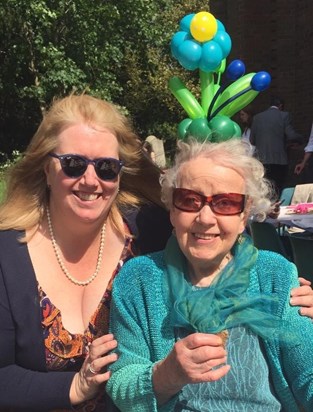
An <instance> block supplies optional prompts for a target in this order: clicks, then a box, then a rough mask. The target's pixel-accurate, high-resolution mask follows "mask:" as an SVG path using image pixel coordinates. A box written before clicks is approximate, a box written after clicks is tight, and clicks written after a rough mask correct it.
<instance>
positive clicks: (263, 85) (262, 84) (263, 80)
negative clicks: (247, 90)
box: [251, 72, 272, 92]
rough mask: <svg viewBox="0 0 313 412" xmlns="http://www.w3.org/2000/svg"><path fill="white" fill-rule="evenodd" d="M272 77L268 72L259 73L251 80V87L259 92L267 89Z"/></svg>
mask: <svg viewBox="0 0 313 412" xmlns="http://www.w3.org/2000/svg"><path fill="white" fill-rule="evenodd" d="M271 80H272V79H271V76H270V74H269V73H267V72H258V73H256V74H255V75H254V76H253V77H252V79H251V87H252V89H253V90H255V91H257V92H262V91H263V90H265V89H267V88H268V86H269V85H270V83H271Z"/></svg>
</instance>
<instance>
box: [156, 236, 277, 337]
mask: <svg viewBox="0 0 313 412" xmlns="http://www.w3.org/2000/svg"><path fill="white" fill-rule="evenodd" d="M232 254H233V259H232V260H230V261H229V263H228V264H227V265H226V266H225V268H224V269H223V270H222V271H221V272H220V273H219V275H218V276H217V277H216V278H215V279H214V281H213V282H212V283H211V285H210V286H209V287H197V286H193V285H192V284H191V283H190V280H189V278H188V276H187V273H188V270H187V260H186V258H185V256H184V255H183V253H182V251H181V250H180V248H179V245H178V243H177V240H176V238H175V237H174V236H171V238H170V239H169V241H168V243H167V245H166V248H165V262H166V271H165V276H164V287H165V293H166V295H167V298H168V299H169V302H170V311H171V313H170V321H171V324H172V326H174V327H183V328H186V329H187V330H190V331H193V332H204V333H217V332H220V331H222V330H225V329H230V328H233V327H235V326H238V325H244V326H247V327H248V328H250V329H251V330H252V331H253V332H254V333H256V334H257V335H259V336H261V337H263V338H265V339H270V338H273V337H274V336H276V337H277V336H278V335H277V334H278V333H279V331H281V328H282V320H281V319H280V318H279V317H278V316H275V315H273V313H276V311H275V306H276V305H277V304H278V296H277V294H275V293H273V294H271V295H267V294H261V293H258V294H257V295H255V296H251V295H248V294H247V289H248V286H249V278H250V269H251V268H252V267H253V266H254V264H255V261H256V259H257V256H258V250H257V249H256V248H255V247H254V246H253V244H252V241H251V239H250V237H249V236H245V235H242V237H241V240H240V241H237V242H236V244H235V245H234V247H233V249H232ZM281 332H282V331H281ZM279 335H280V336H281V333H279Z"/></svg>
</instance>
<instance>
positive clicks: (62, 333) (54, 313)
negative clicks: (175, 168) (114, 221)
mask: <svg viewBox="0 0 313 412" xmlns="http://www.w3.org/2000/svg"><path fill="white" fill-rule="evenodd" d="M132 256H133V252H132V239H131V238H130V237H127V238H126V241H125V245H124V248H123V251H122V254H121V257H120V260H119V262H118V265H117V267H116V269H115V270H114V272H113V274H112V277H111V279H110V281H109V283H108V287H107V289H106V291H105V292H104V295H103V297H102V299H101V301H100V303H99V305H98V307H97V309H96V311H95V313H94V314H93V316H92V317H91V319H90V321H89V325H88V327H87V328H86V330H85V332H84V333H83V334H79V333H75V334H73V333H70V332H69V331H67V330H66V329H65V328H64V326H63V323H62V314H61V312H60V310H59V309H58V308H57V307H55V306H54V304H53V303H52V302H51V301H50V299H49V297H48V296H47V295H46V294H45V292H44V291H43V290H42V288H41V287H40V285H38V291H39V297H40V307H41V315H42V322H41V323H42V330H43V335H44V341H45V352H46V364H47V370H49V371H79V370H80V368H81V366H82V364H83V362H84V359H85V357H86V356H87V354H88V346H89V344H90V343H91V342H92V341H93V340H94V339H96V338H97V337H99V336H102V335H104V334H106V333H108V330H109V312H110V303H111V291H112V285H113V280H114V278H115V276H116V275H117V273H118V272H119V270H120V269H121V267H122V265H123V263H124V262H125V261H126V260H128V259H129V258H130V257H132ZM104 392H105V391H102V393H101V394H100V395H99V396H98V398H96V399H93V400H89V401H86V402H84V403H83V404H81V405H78V406H77V407H75V408H74V410H76V411H79V412H87V411H88V412H92V411H93V412H96V411H104V410H105V403H106V401H105V398H106V394H105V393H104ZM72 410H73V409H72ZM61 411H62V412H63V411H64V412H65V409H62V410H61V409H58V410H57V411H56V410H55V411H53V412H61Z"/></svg>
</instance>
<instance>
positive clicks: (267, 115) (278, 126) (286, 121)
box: [250, 96, 303, 196]
mask: <svg viewBox="0 0 313 412" xmlns="http://www.w3.org/2000/svg"><path fill="white" fill-rule="evenodd" d="M302 141H303V138H302V136H301V135H300V134H299V133H297V132H296V131H295V130H294V128H293V126H292V124H291V118H290V114H289V113H288V112H285V111H284V102H283V100H282V99H280V98H279V97H276V96H272V97H271V105H270V107H269V108H268V109H267V110H265V111H263V112H261V113H258V114H256V115H255V116H254V118H253V121H252V126H251V134H250V142H251V144H252V145H254V146H255V147H256V151H255V156H256V157H257V158H258V159H259V160H260V161H261V162H262V163H263V165H264V167H265V170H266V177H267V178H268V179H269V180H271V181H272V182H273V184H274V186H275V188H276V191H277V194H278V196H279V195H280V193H281V190H282V189H283V187H284V183H285V180H286V177H287V174H288V155H287V145H289V144H292V143H301V142H302Z"/></svg>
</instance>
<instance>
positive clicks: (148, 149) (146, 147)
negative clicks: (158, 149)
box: [142, 140, 155, 163]
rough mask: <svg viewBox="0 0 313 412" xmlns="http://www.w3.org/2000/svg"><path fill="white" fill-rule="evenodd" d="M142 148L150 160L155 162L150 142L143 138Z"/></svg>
mask: <svg viewBox="0 0 313 412" xmlns="http://www.w3.org/2000/svg"><path fill="white" fill-rule="evenodd" d="M142 149H143V150H144V152H145V153H147V156H148V157H149V158H150V159H151V160H152V162H154V163H155V153H154V151H153V148H152V145H151V143H149V142H147V141H146V140H145V141H144V142H143V144H142Z"/></svg>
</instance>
